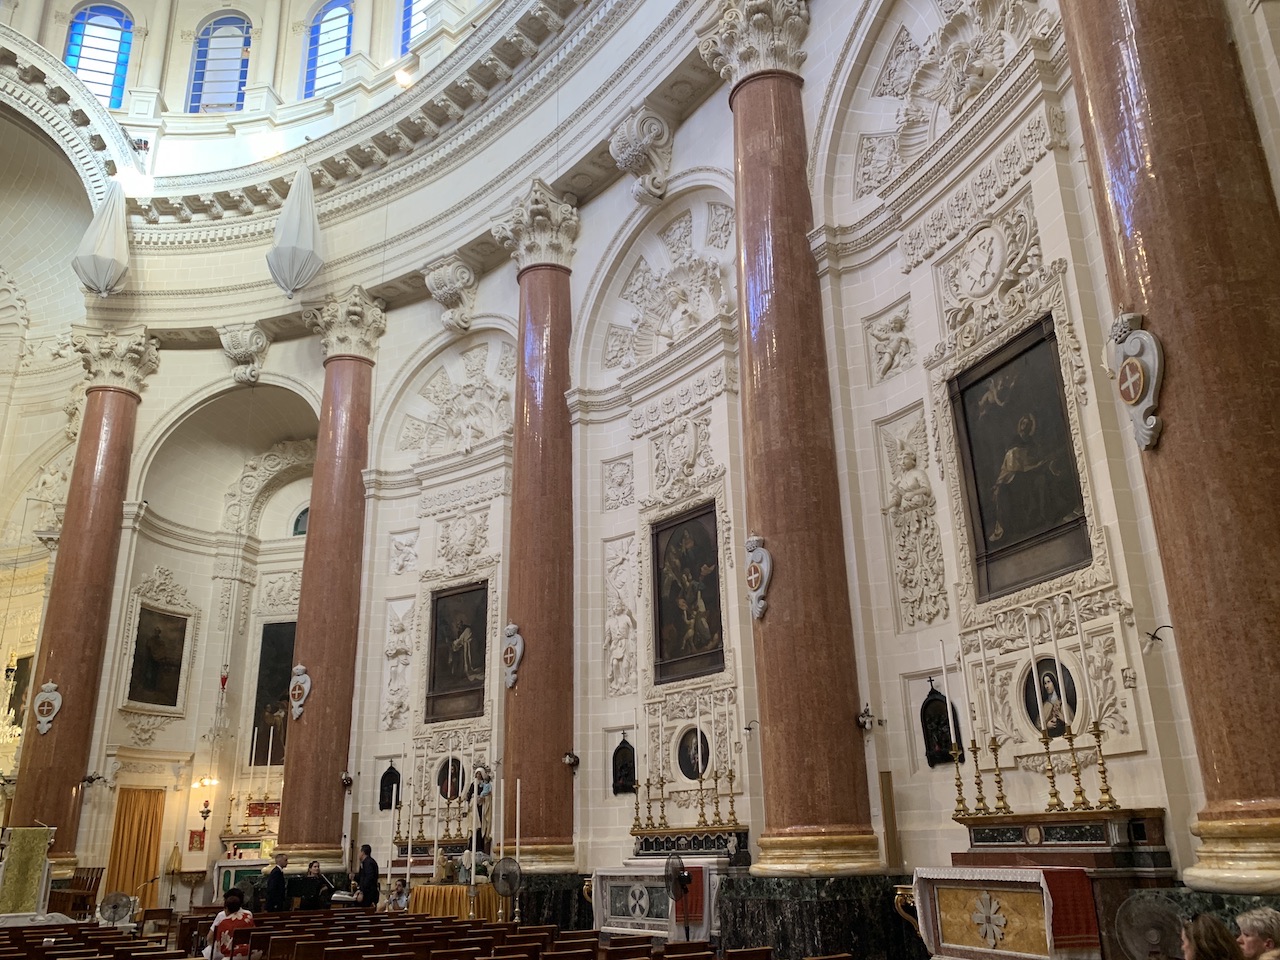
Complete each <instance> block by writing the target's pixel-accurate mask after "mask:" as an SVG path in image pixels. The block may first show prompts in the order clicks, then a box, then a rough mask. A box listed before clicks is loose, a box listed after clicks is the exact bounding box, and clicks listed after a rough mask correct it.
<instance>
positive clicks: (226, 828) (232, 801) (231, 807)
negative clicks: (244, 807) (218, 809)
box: [222, 793, 236, 833]
mask: <svg viewBox="0 0 1280 960" xmlns="http://www.w3.org/2000/svg"><path fill="white" fill-rule="evenodd" d="M235 809H236V795H235V794H234V793H233V794H232V795H231V796H229V797H227V822H226V823H225V824H224V825H223V827H222V832H223V833H230V832H231V815H232V814H233V813H234V812H235Z"/></svg>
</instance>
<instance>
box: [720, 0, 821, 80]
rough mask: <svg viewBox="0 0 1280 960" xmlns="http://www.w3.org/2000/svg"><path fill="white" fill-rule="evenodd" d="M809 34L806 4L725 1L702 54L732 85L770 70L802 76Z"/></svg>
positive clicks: (787, 0) (798, 0) (793, 0)
mask: <svg viewBox="0 0 1280 960" xmlns="http://www.w3.org/2000/svg"><path fill="white" fill-rule="evenodd" d="M808 34H809V4H808V2H807V0H721V3H720V19H719V21H718V22H717V23H716V24H715V26H713V27H712V28H711V29H710V30H708V31H706V32H705V33H703V35H702V38H701V40H699V42H698V52H699V53H701V54H702V59H704V60H705V61H707V65H708V66H709V67H711V69H712V70H714V71H715V72H716V73H718V74H720V76H721V77H722V78H723V79H725V80H728V81H729V82H730V83H732V84H736V83H739V82H740V81H742V80H745V79H747V77H750V76H752V75H753V74H757V73H764V72H765V71H769V70H781V71H783V72H785V73H799V72H800V65H801V64H802V63H804V60H805V56H806V54H805V53H804V51H803V50H801V49H800V47H801V45H802V44H803V43H804V39H805V37H806V36H808Z"/></svg>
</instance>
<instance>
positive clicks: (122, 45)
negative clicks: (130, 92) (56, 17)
mask: <svg viewBox="0 0 1280 960" xmlns="http://www.w3.org/2000/svg"><path fill="white" fill-rule="evenodd" d="M132 48H133V18H132V17H131V16H130V15H129V14H128V13H127V12H126V11H124V10H123V9H121V8H120V7H116V6H112V5H110V4H103V3H95V4H90V5H89V6H86V7H81V8H80V9H79V10H77V11H76V13H75V15H74V16H72V18H71V25H70V27H69V28H68V29H67V47H66V52H65V53H64V54H63V57H62V60H63V62H64V63H65V64H66V65H67V66H68V67H70V68H71V71H72V72H73V73H74V74H75V75H76V76H77V77H79V78H80V81H81V82H82V83H83V84H84V85H85V86H86V87H87V88H88V89H89V92H90V93H92V94H93V95H94V96H95V97H97V98H98V99H99V100H101V101H102V102H103V103H104V104H105V105H106V106H108V107H110V108H111V109H113V110H116V109H119V108H120V105H121V104H122V103H123V102H124V83H125V78H126V75H127V74H128V72H129V53H130V51H131V50H132Z"/></svg>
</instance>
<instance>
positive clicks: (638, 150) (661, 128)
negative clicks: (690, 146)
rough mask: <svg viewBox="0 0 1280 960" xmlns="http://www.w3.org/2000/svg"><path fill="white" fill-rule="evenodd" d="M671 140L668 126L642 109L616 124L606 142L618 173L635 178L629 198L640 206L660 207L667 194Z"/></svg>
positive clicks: (654, 115) (664, 121) (659, 117)
mask: <svg viewBox="0 0 1280 960" xmlns="http://www.w3.org/2000/svg"><path fill="white" fill-rule="evenodd" d="M671 137H672V134H671V125H670V124H668V123H667V121H666V120H665V119H664V118H663V117H661V116H659V115H658V114H656V113H654V112H653V111H652V110H650V109H649V108H648V107H641V108H640V109H639V110H637V111H636V112H635V113H633V114H631V116H629V117H627V118H626V119H625V120H623V121H622V123H620V124H618V127H617V129H616V130H614V131H613V136H612V137H610V138H609V153H610V154H611V155H612V156H613V161H614V163H616V164H617V165H618V169H619V170H622V171H625V172H626V173H629V174H631V175H632V176H634V177H636V178H637V179H636V182H635V183H633V184H632V185H631V195H632V196H633V197H635V198H636V199H637V200H638V201H640V202H641V203H647V204H651V205H656V204H659V203H661V202H662V198H663V196H664V195H665V194H666V192H667V172H668V171H669V170H670V169H671Z"/></svg>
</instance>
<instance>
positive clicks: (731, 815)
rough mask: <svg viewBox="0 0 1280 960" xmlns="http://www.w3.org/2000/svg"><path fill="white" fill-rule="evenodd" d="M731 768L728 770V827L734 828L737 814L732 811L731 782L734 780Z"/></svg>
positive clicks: (736, 822)
mask: <svg viewBox="0 0 1280 960" xmlns="http://www.w3.org/2000/svg"><path fill="white" fill-rule="evenodd" d="M735 776H736V775H735V774H734V772H733V767H730V768H729V826H731V827H736V826H737V825H738V813H737V811H736V810H734V809H733V781H734V779H735Z"/></svg>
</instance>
